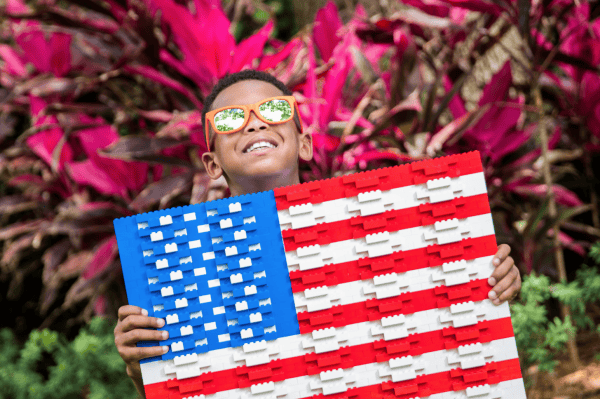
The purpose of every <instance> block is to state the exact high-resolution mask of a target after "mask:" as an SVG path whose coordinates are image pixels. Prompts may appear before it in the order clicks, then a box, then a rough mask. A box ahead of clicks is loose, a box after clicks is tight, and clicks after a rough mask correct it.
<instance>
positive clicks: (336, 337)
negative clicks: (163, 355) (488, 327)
mask: <svg viewBox="0 0 600 399" xmlns="http://www.w3.org/2000/svg"><path fill="white" fill-rule="evenodd" d="M476 305H477V306H478V308H479V310H480V311H481V312H482V313H484V317H483V318H481V319H480V320H497V319H502V318H507V317H510V311H509V307H508V303H506V302H505V303H503V304H502V305H499V306H496V305H494V304H492V302H491V301H490V300H487V299H486V300H484V301H481V302H477V303H476ZM448 315H450V311H449V308H444V309H430V310H426V311H422V312H416V313H412V314H408V315H400V317H395V318H384V319H382V320H375V321H368V322H363V323H357V324H351V325H347V326H344V327H339V328H335V329H334V330H330V329H327V330H317V331H313V332H312V333H308V334H301V335H295V336H289V337H283V338H279V339H277V340H276V341H271V342H270V344H269V345H272V344H276V345H277V347H278V353H277V356H276V357H277V358H278V359H287V358H291V357H296V356H303V355H305V354H307V353H311V352H321V353H323V352H327V350H325V351H323V352H322V351H320V350H317V349H318V348H317V346H318V345H322V346H325V347H327V346H328V345H339V346H357V345H362V344H366V343H369V342H374V341H377V340H380V339H385V338H386V337H385V334H386V333H388V334H393V335H394V336H393V339H397V338H402V337H406V336H408V334H415V333H426V332H430V331H437V330H441V329H443V328H446V327H448V326H449V324H448V323H442V322H441V321H440V320H441V319H443V318H444V317H447V316H448ZM332 332H335V334H332ZM313 337H314V338H313ZM511 339H512V338H511ZM326 340H329V342H326ZM336 341H337V342H336ZM340 344H342V345H340ZM266 350H269V351H270V350H271V349H269V346H267V349H266ZM273 353H274V352H273ZM270 354H272V353H270ZM256 355H259V352H256ZM244 357H245V352H244V350H243V347H236V348H223V349H217V350H214V351H211V352H208V353H202V354H198V355H197V359H198V360H197V363H193V364H187V363H186V368H194V367H195V368H196V369H197V370H198V371H197V372H198V373H200V371H201V372H202V373H204V372H207V371H212V372H216V371H221V370H226V369H231V368H235V367H238V366H240V365H241V364H240V363H239V362H236V361H234V359H243V358H244ZM207 359H210V367H206V364H207ZM272 359H273V358H271V360H272ZM175 364H176V361H175V360H173V359H171V360H160V361H156V362H152V363H144V364H142V365H141V368H142V376H143V380H144V385H148V384H154V383H158V382H163V381H167V380H168V379H170V378H173V375H172V374H171V375H167V374H165V368H166V369H168V370H176V369H177V368H176V366H175ZM198 375H199V374H198Z"/></svg>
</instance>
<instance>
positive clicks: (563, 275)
mask: <svg viewBox="0 0 600 399" xmlns="http://www.w3.org/2000/svg"><path fill="white" fill-rule="evenodd" d="M533 96H534V100H535V105H536V107H537V109H538V117H539V119H538V133H539V135H540V140H541V142H542V143H541V144H542V159H543V169H542V171H543V175H544V183H545V184H546V190H547V191H546V193H547V194H546V195H547V196H548V214H549V217H550V219H555V218H556V214H557V212H556V199H555V197H554V190H553V187H552V174H551V172H550V160H549V158H548V132H547V130H546V123H545V122H546V118H545V115H544V109H543V108H542V105H543V104H542V93H541V91H540V88H539V85H538V84H537V82H536V83H534V87H533ZM553 233H554V234H553V239H554V258H555V259H556V269H557V271H558V276H559V279H560V282H561V283H566V282H567V271H566V268H565V256H564V253H563V249H562V245H561V243H560V237H559V234H560V223H557V224H556V225H555V226H554V228H553ZM560 310H561V313H562V316H563V319H566V318H567V317H569V318H570V317H571V310H570V309H569V307H568V306H567V305H565V304H561V307H560ZM567 348H568V351H569V357H570V358H571V362H573V365H574V366H575V367H576V368H579V365H580V362H579V352H578V350H577V343H576V341H575V335H572V336H570V337H569V341H567Z"/></svg>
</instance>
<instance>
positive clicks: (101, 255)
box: [82, 236, 117, 280]
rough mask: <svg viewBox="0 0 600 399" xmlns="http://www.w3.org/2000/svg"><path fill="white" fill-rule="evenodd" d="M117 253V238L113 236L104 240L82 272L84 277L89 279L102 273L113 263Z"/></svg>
mask: <svg viewBox="0 0 600 399" xmlns="http://www.w3.org/2000/svg"><path fill="white" fill-rule="evenodd" d="M116 255H117V238H116V237H115V236H112V237H110V238H107V239H106V240H104V241H102V243H101V244H100V245H99V246H98V247H97V248H96V250H95V253H94V257H93V258H92V261H91V262H90V264H89V265H88V266H87V268H86V269H85V271H84V272H83V274H82V277H83V278H84V279H86V280H89V279H91V278H93V277H96V276H97V275H99V274H100V273H102V272H103V271H104V270H106V268H107V267H108V266H109V265H110V264H111V263H112V261H113V260H114V259H115V256H116Z"/></svg>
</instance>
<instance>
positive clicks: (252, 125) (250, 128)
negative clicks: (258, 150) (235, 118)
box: [244, 111, 268, 133]
mask: <svg viewBox="0 0 600 399" xmlns="http://www.w3.org/2000/svg"><path fill="white" fill-rule="evenodd" d="M267 127H268V125H267V124H266V123H265V122H263V121H262V120H260V119H259V118H258V117H257V116H256V114H255V113H254V111H250V117H249V118H248V124H247V125H246V127H245V128H244V131H245V132H248V133H252V132H255V131H258V130H264V129H266V128H267Z"/></svg>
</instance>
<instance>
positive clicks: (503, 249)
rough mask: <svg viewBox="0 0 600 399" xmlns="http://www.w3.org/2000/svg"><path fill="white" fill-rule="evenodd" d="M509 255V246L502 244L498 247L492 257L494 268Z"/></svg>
mask: <svg viewBox="0 0 600 399" xmlns="http://www.w3.org/2000/svg"><path fill="white" fill-rule="evenodd" d="M508 255H510V246H509V245H506V244H502V245H500V246H499V247H498V252H496V255H495V256H494V266H498V265H499V264H500V263H502V262H503V261H504V259H506V257H507V256H508Z"/></svg>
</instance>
